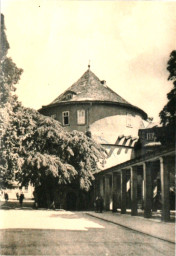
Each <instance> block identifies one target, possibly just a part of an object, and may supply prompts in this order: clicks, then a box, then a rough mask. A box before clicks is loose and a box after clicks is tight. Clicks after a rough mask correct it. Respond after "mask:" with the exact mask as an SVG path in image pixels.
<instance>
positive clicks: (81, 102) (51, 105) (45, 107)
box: [38, 100, 148, 120]
mask: <svg viewBox="0 0 176 256" xmlns="http://www.w3.org/2000/svg"><path fill="white" fill-rule="evenodd" d="M85 103H87V104H90V103H91V104H106V105H116V106H122V107H125V108H131V109H134V110H137V111H138V112H139V113H140V114H141V115H142V117H143V118H144V120H147V118H148V116H147V113H145V112H144V111H143V110H142V109H140V108H138V107H136V106H134V105H131V104H127V103H120V102H114V101H100V100H82V101H62V102H58V103H55V104H49V105H46V106H42V108H40V109H39V110H38V111H39V112H40V111H41V110H43V109H47V108H52V107H56V106H59V105H70V104H71V105H72V104H85Z"/></svg>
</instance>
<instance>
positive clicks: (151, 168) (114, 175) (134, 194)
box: [95, 156, 170, 221]
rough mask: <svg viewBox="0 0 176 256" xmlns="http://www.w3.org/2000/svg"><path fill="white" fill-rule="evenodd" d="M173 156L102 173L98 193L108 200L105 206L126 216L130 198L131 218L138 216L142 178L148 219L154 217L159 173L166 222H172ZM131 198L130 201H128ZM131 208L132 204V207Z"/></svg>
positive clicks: (162, 206) (117, 167) (144, 205)
mask: <svg viewBox="0 0 176 256" xmlns="http://www.w3.org/2000/svg"><path fill="white" fill-rule="evenodd" d="M168 161H170V160H169V157H168V156H164V157H159V158H157V159H154V160H152V161H151V160H148V161H143V162H138V163H134V164H129V165H126V166H124V167H123V165H117V166H116V167H113V168H111V169H109V170H108V171H106V172H101V173H100V175H99V176H97V177H96V183H97V186H96V192H95V194H100V195H101V196H102V197H103V198H104V206H105V209H106V210H114V211H116V210H117V208H120V211H121V214H125V213H126V209H127V197H130V208H131V215H132V216H136V215H138V203H139V198H138V190H139V189H138V188H139V176H140V175H141V181H140V182H141V184H140V185H141V189H142V202H143V209H144V217H145V218H150V217H151V216H152V200H153V177H154V176H155V177H156V174H159V179H160V188H161V191H160V194H161V214H162V220H163V221H169V219H170V205H169V189H170V183H169V172H170V170H169V164H168ZM128 199H129V198H128ZM128 206H129V204H128Z"/></svg>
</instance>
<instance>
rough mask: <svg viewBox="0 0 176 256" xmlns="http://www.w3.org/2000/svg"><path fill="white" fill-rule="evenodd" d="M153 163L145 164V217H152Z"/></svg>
mask: <svg viewBox="0 0 176 256" xmlns="http://www.w3.org/2000/svg"><path fill="white" fill-rule="evenodd" d="M151 174H152V164H151V163H150V162H146V163H144V164H143V176H144V217H145V218H150V217H151V216H152V194H153V191H152V175H151Z"/></svg>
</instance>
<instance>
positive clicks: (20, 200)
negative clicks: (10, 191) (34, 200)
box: [19, 192, 24, 206]
mask: <svg viewBox="0 0 176 256" xmlns="http://www.w3.org/2000/svg"><path fill="white" fill-rule="evenodd" d="M23 200H24V194H23V192H22V193H21V194H20V197H19V202H20V206H22V205H23Z"/></svg>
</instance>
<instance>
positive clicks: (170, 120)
mask: <svg viewBox="0 0 176 256" xmlns="http://www.w3.org/2000/svg"><path fill="white" fill-rule="evenodd" d="M167 70H168V71H169V73H170V74H169V77H168V80H172V81H173V88H172V89H171V91H170V92H169V93H168V94H167V98H168V102H167V104H166V105H165V106H164V108H163V110H162V111H161V112H160V114H159V116H160V119H161V123H162V124H163V125H164V126H166V127H169V128H170V129H171V130H172V133H175V132H174V130H175V124H176V50H174V51H172V52H171V54H170V59H169V61H168V63H167Z"/></svg>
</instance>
